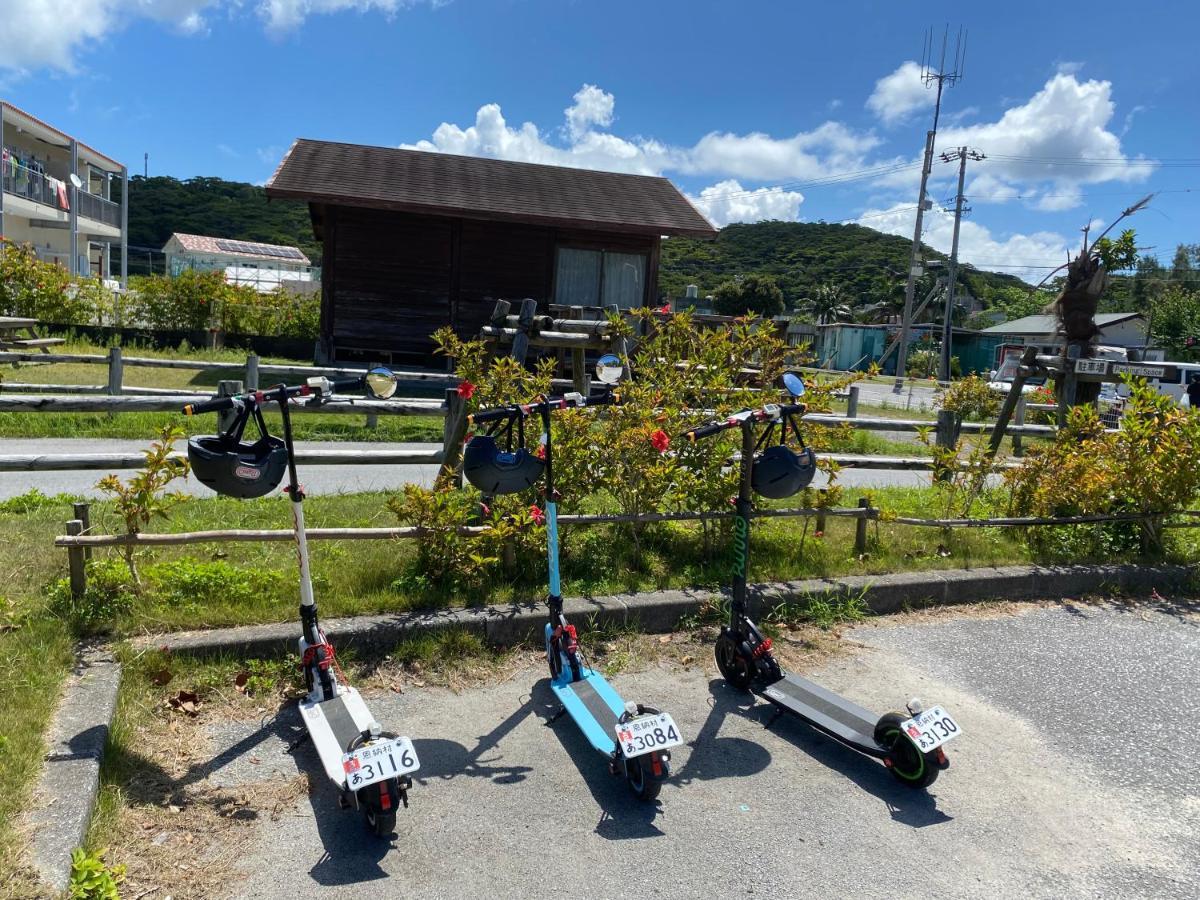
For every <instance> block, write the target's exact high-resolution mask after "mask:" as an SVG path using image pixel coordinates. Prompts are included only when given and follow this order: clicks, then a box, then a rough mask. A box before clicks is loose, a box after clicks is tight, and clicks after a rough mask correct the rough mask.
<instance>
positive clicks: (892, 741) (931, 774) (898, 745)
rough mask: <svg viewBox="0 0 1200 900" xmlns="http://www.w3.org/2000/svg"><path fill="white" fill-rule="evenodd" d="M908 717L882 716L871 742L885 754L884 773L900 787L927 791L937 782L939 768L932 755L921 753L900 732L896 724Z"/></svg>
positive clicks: (898, 725)
mask: <svg viewBox="0 0 1200 900" xmlns="http://www.w3.org/2000/svg"><path fill="white" fill-rule="evenodd" d="M910 718H912V717H911V716H909V715H907V714H905V713H901V712H890V713H884V714H883V715H882V716H880V717H879V721H878V722H877V723H876V725H875V743H877V744H878V745H879V746H880V747H883V748H884V749H885V750H887V751H888V759H889V760H890V762H891V765H889V766H888V771H889V772H891V773H892V777H893V778H895V779H896V780H897V781H899V782H900V783H901V784H904V785H907V786H908V787H910V788H913V789H914V790H921V789H922V788H927V787H929V786H930V785H931V784H933V783H934V782H935V781H937V777H938V772H940V771H941V767H940V766H939V765H938V763H937V757H936V754H935V753H922V752H921V751H920V750H919V749H918V748H917V745H916V744H914V743H913V742H912V740H911V739H910V738H909V737H908V735H906V734H905V733H904V731H903V730H902V729H901V728H900V724H901V723H902V722H904V721H906V720H907V719H910Z"/></svg>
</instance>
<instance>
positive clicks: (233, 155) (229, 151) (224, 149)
mask: <svg viewBox="0 0 1200 900" xmlns="http://www.w3.org/2000/svg"><path fill="white" fill-rule="evenodd" d="M217 152H218V153H220V154H221V155H222V156H227V157H229V158H230V159H237V158H238V157H239V156H240V155H241V154H240V153H238V152H237V151H236V150H234V149H233V148H232V147H230V146H229V145H228V144H217Z"/></svg>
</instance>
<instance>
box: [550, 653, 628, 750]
mask: <svg viewBox="0 0 1200 900" xmlns="http://www.w3.org/2000/svg"><path fill="white" fill-rule="evenodd" d="M582 675H583V677H582V678H580V679H579V681H571V673H570V670H569V669H568V670H566V671H564V673H563V674H562V675H560V676H559V677H558V678H555V679H554V680H552V681H551V682H550V689H551V690H552V691H554V696H555V697H557V698H558V702H559V703H561V704H562V705H563V708H564V709H565V710H566V711H567V712H568V713H569V714H570V716H571V718H572V719H574V720H575V724H576V725H578V726H579V729H580V731H582V732H583V733H584V735H585V736H586V737H587V739H588V741H589V742H590V743H591V745H592V746H593V747H595V748H596V750H597V751H598V752H600V753H603V754H604V755H605V756H611V755H612V754H613V753H614V752H616V749H617V737H616V731H615V730H614V729H615V727H616V724H617V721H618V720H619V719H620V717H621V714H622V713H624V712H625V701H624V700H622V699H621V696H620V694H618V693H617V692H616V691H615V690H613V688H612V685H610V684H609V683H608V682H607V681H605V680H604V676H603V675H601V674H600V673H599V672H596V671H593V670H592V669H589V668H587V667H586V666H584V667H583V669H582Z"/></svg>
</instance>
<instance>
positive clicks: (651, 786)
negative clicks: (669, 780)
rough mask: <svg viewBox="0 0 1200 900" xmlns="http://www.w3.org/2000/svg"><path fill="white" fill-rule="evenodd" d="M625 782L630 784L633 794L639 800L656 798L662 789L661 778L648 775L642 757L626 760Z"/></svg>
mask: <svg viewBox="0 0 1200 900" xmlns="http://www.w3.org/2000/svg"><path fill="white" fill-rule="evenodd" d="M625 783H626V784H628V785H629V790H631V791H633V796H635V797H637V798H638V799H639V800H646V801H651V800H655V799H657V798H658V792H659V791H661V790H662V781H661V780H660V779H657V778H648V777H646V769H645V767H644V766H643V764H642V761H641V760H640V759H630V760H626V762H625Z"/></svg>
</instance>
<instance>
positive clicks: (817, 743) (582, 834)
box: [208, 605, 1200, 900]
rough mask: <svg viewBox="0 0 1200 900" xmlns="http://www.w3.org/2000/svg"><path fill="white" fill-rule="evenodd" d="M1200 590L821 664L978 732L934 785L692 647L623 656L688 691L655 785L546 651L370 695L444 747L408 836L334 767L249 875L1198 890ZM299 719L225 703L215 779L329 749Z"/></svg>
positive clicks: (914, 624) (378, 882) (411, 890)
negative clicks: (677, 661)
mask: <svg viewBox="0 0 1200 900" xmlns="http://www.w3.org/2000/svg"><path fill="white" fill-rule="evenodd" d="M1198 624H1200V618H1198V617H1197V615H1196V614H1195V613H1181V612H1179V611H1178V610H1175V609H1171V610H1168V611H1166V612H1160V611H1150V610H1148V609H1146V608H1144V607H1141V608H1127V609H1126V608H1100V607H1072V606H1067V605H1063V606H1056V607H1052V608H1037V607H1028V608H1026V609H1025V610H1023V611H1022V612H1020V613H1019V614H1017V615H1001V616H998V617H994V618H982V617H978V616H976V615H974V614H970V613H968V614H965V615H962V614H953V615H944V614H943V615H939V616H933V617H929V616H919V617H902V616H901V617H891V618H886V619H880V620H877V621H876V622H874V623H872V624H871V625H868V626H863V627H859V628H856V629H854V630H853V631H852V632H850V634H849V638H850V640H851V641H852V642H853V643H854V644H855V645H857V647H858V649H856V650H855V651H853V652H851V653H849V654H847V655H843V656H839V657H835V658H834V659H833V660H832V661H831V662H829V663H827V664H825V665H824V666H823V667H821V668H820V669H818V670H817V671H815V672H809V673H806V674H808V675H809V676H810V677H814V678H816V679H817V680H819V681H821V682H822V683H823V684H825V685H826V686H828V687H830V688H831V689H833V690H836V691H839V692H842V693H843V694H844V695H846V696H847V697H849V698H851V699H853V700H855V701H857V702H859V703H861V704H863V705H865V706H867V707H868V708H870V709H874V710H876V711H877V712H883V711H884V710H886V709H889V708H897V707H900V706H902V705H903V702H904V701H905V700H906V699H907V698H908V696H910V695H912V694H917V695H919V696H921V697H922V698H923V699H924V700H925V701H926V703H927V704H932V703H935V702H936V703H939V704H942V705H943V706H944V707H945V708H946V709H948V710H950V711H951V712H952V713H953V715H954V716H955V718H956V719H957V720H958V722H959V724H960V726H961V727H962V730H963V733H962V736H961V737H960V738H959V739H957V740H955V741H954V742H952V743H951V744H950V745H949V746H948V752H949V755H950V758H951V760H952V765H951V768H950V769H949V770H948V771H946V772H943V773H942V775H941V777H940V778H939V780H938V781H937V782H936V784H934V785H933V786H932V787H931V788H930V789H929V791H928V792H919V791H913V790H911V789H909V788H906V787H904V786H902V785H899V784H898V783H896V782H895V780H894V779H893V778H892V777H891V776H890V775H889V774H888V773H887V771H886V770H885V769H884V768H883V767H882V766H881V765H880V764H879V763H878V762H876V761H874V760H871V759H867V758H865V757H862V756H859V755H858V754H856V753H854V752H852V751H850V750H848V749H846V748H844V747H841V746H840V745H838V744H836V743H834V742H832V741H830V740H829V739H827V738H825V737H823V736H821V735H819V734H817V733H815V732H813V731H812V730H810V729H809V728H808V727H806V726H805V725H804V724H803V723H801V722H799V721H797V720H794V719H790V718H785V719H781V720H779V721H777V722H775V723H774V724H770V725H769V727H768V724H767V723H768V719H769V718H770V713H771V708H770V707H769V706H767V704H765V703H763V702H761V701H760V702H757V703H755V702H752V701H751V700H750V699H749V698H748V697H747V695H743V694H739V693H736V692H734V691H732V690H730V689H729V688H728V687H726V686H725V685H724V684H723V683H722V682H721V681H720V680H719V679H718V678H717V677H716V675H715V671H714V669H713V666H712V665H711V662H710V660H709V658H708V657H707V655H705V658H704V659H702V660H701V661H700V662H699V663H698V664H695V665H693V666H691V667H690V669H688V670H680V669H678V668H669V669H668V668H665V667H656V668H652V669H650V670H648V671H643V672H641V673H638V674H631V675H622V676H618V677H616V678H615V679H613V682H614V685H615V686H616V687H617V689H618V690H619V691H621V692H622V693H623V694H624V695H625V696H626V697H627V698H631V699H638V700H640V701H643V702H649V703H654V704H655V705H659V706H661V707H663V708H664V709H666V710H668V711H669V712H671V713H672V715H673V716H674V717H675V719H676V721H677V722H678V724H679V725H680V726H681V728H682V730H683V731H684V734H685V737H686V738H687V739H688V740H689V742H690V743H689V744H688V745H687V746H685V747H680V748H678V749H677V750H676V751H675V759H674V766H675V772H674V777H673V778H672V781H671V782H670V783H669V784H668V785H667V786H665V787H664V789H663V792H662V795H661V797H660V798H659V801H658V803H656V804H645V803H640V802H638V801H636V800H635V799H633V798H632V796H630V795H629V793H628V791H627V789H626V787H625V786H624V784H623V783H622V782H620V781H619V780H617V779H615V778H612V777H610V776H609V775H608V774H607V773H606V771H605V766H604V763H603V761H602V760H601V759H600V758H599V757H598V756H596V755H595V754H594V752H593V751H592V750H591V748H590V746H589V745H587V744H586V742H585V741H584V739H583V738H582V736H581V734H580V733H579V732H578V730H577V729H576V728H575V726H574V725H573V723H572V722H571V721H570V719H568V718H563V719H559V720H558V721H557V722H555V723H554V724H553V725H549V724H547V714H548V713H549V712H550V711H551V710H552V709H553V704H552V701H551V695H550V692H549V690H548V687H547V684H546V680H545V677H544V675H543V673H542V672H541V670H540V667H539V668H536V669H535V668H533V667H527V668H525V669H524V670H522V671H520V672H518V673H517V675H516V676H515V677H514V678H513V679H512V680H510V681H508V682H506V683H503V684H500V685H497V686H492V687H487V688H478V689H472V690H467V691H464V692H463V693H461V694H453V693H451V692H449V691H445V690H435V689H414V688H409V689H407V690H406V692H405V693H404V694H395V693H390V692H389V693H386V694H380V695H376V696H372V697H370V698H369V702H370V703H371V705H372V709H373V711H374V712H375V713H376V715H377V716H378V717H379V718H380V720H382V721H383V722H384V723H388V724H394V725H401V724H402V730H403V731H404V732H405V733H407V734H409V735H411V736H412V737H413V738H414V740H415V744H416V748H417V752H418V754H419V756H420V758H421V761H422V768H421V770H420V771H419V772H418V773H417V784H416V786H415V788H414V790H413V792H412V806H411V808H409V809H408V810H402V811H401V815H400V818H399V821H398V826H397V835H396V836H395V838H394V840H393V841H392V842H391V843H390V844H389V843H386V842H379V841H376V840H374V839H372V838H369V837H368V836H367V835H366V833H365V830H364V829H363V828H362V826H361V824H360V823H359V822H358V821H356V814H355V813H353V812H349V811H346V812H342V811H339V810H338V809H337V808H336V804H335V797H334V794H333V791H332V789H331V788H330V787H329V785H328V783H327V782H326V781H325V780H324V779H323V778H320V777H318V778H314V783H315V784H316V785H317V788H316V789H315V790H314V791H313V793H312V794H311V795H310V796H309V797H308V798H307V799H306V800H303V799H302V800H301V801H300V803H301V805H300V807H299V808H297V809H295V810H294V811H293V812H292V813H291V814H287V815H283V816H282V817H280V818H279V819H278V821H274V820H269V819H268V818H267V817H263V818H262V820H261V822H260V824H259V825H258V826H257V835H256V837H254V838H253V839H250V840H248V841H247V842H246V843H245V845H244V847H243V857H242V862H243V864H242V866H241V871H242V875H241V877H240V879H238V878H235V879H233V880H231V881H229V882H228V891H229V896H231V897H239V898H240V897H249V898H288V900H293V898H305V897H361V896H364V895H367V894H368V893H369V894H370V895H372V896H381V897H382V896H404V897H488V898H508V897H514V898H539V897H546V898H551V897H553V898H561V897H564V896H566V897H576V898H592V897H604V898H609V897H611V898H629V897H704V898H718V897H729V896H750V895H760V896H768V897H783V898H792V897H821V898H824V897H849V896H864V897H865V896H899V897H917V896H920V897H955V898H958V897H1022V898H1024V897H1047V898H1050V897H1053V898H1062V897H1113V898H1117V897H1120V898H1131V897H1156V898H1157V897H1167V898H1171V897H1180V898H1184V897H1186V898H1194V897H1196V896H1200V857H1198V855H1197V853H1196V847H1197V846H1198V841H1200V791H1198V781H1197V772H1198V771H1200V749H1198V748H1200V745H1198V744H1197V742H1196V740H1195V729H1196V723H1197V722H1198V721H1200V708H1198V706H1197V698H1198V696H1200V693H1198V692H1197V690H1196V688H1195V664H1196V660H1197V659H1200V632H1198V630H1197V629H1198ZM296 728H299V721H298V719H297V717H296V716H295V715H294V713H293V712H292V711H290V710H289V711H287V712H285V713H283V714H282V715H281V716H280V717H279V719H277V720H276V721H275V723H274V724H269V725H268V726H267V727H265V728H263V727H260V726H258V724H257V723H249V724H241V723H229V722H223V723H220V724H215V725H212V726H210V731H209V735H208V736H209V739H210V740H209V743H210V749H211V750H212V752H213V754H214V756H213V764H212V767H213V768H212V771H211V772H210V774H209V775H208V780H209V781H210V782H211V783H213V784H219V785H224V786H233V785H238V784H242V783H246V782H250V781H262V780H264V779H269V778H270V777H271V773H272V772H277V773H279V774H284V775H288V776H291V775H294V774H295V772H296V771H297V768H299V769H300V770H301V771H310V772H314V773H316V772H319V764H318V761H317V759H316V757H315V755H314V753H313V751H312V750H311V748H308V747H306V748H305V749H303V750H301V751H300V752H298V753H297V754H296V755H295V756H294V757H293V756H288V755H287V754H285V753H284V747H285V743H286V740H287V739H288V738H289V737H290V735H291V734H292V733H294V732H293V730H294V729H296Z"/></svg>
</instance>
